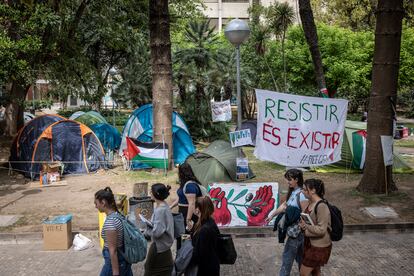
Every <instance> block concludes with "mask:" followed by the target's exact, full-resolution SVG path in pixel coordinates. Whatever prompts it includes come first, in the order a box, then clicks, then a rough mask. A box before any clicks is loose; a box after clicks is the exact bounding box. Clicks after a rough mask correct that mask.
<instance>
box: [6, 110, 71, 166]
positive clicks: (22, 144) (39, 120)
mask: <svg viewBox="0 0 414 276" xmlns="http://www.w3.org/2000/svg"><path fill="white" fill-rule="evenodd" d="M62 120H66V118H64V117H62V116H59V115H42V116H38V117H36V118H34V119H33V120H31V121H29V122H28V123H27V124H25V125H24V126H23V127H22V128H21V129H20V130H19V132H18V133H17V135H16V137H15V138H14V140H13V144H12V147H11V149H10V158H9V161H10V164H11V166H12V168H13V169H14V170H16V171H20V172H29V171H30V167H31V165H30V160H31V159H30V157H31V156H32V153H33V149H34V146H35V144H36V140H37V138H38V137H39V136H40V135H41V134H42V132H43V131H44V130H45V129H46V128H47V127H48V126H50V125H51V124H53V123H56V122H59V121H62ZM13 161H18V162H13ZM22 161H28V162H27V163H26V162H22Z"/></svg>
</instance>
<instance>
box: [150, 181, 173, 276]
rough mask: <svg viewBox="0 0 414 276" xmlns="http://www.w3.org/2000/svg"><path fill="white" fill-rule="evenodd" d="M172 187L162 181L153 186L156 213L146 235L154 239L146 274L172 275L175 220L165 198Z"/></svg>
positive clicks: (154, 275) (156, 275)
mask: <svg viewBox="0 0 414 276" xmlns="http://www.w3.org/2000/svg"><path fill="white" fill-rule="evenodd" d="M170 189H171V187H170V186H169V185H167V186H165V185H164V184H162V183H156V184H153V185H152V186H151V198H152V199H153V200H154V201H155V208H154V213H153V215H152V218H151V223H152V224H150V225H147V230H146V231H145V233H144V235H145V236H149V237H151V239H152V244H151V246H150V248H149V250H148V255H147V259H146V261H145V274H144V276H150V275H152V276H170V275H171V272H172V269H173V263H174V262H173V258H172V253H171V246H172V244H173V242H174V220H173V216H172V214H171V210H170V208H169V206H168V204H167V203H166V202H165V199H167V197H168V196H169V195H170V192H169V191H170Z"/></svg>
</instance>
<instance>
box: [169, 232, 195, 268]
mask: <svg viewBox="0 0 414 276" xmlns="http://www.w3.org/2000/svg"><path fill="white" fill-rule="evenodd" d="M192 257H193V244H192V243H191V240H185V241H184V242H183V244H182V246H181V248H180V249H179V250H178V251H177V256H176V257H175V261H174V267H173V272H172V274H171V275H172V276H178V275H183V274H184V273H185V272H186V270H187V268H188V267H189V266H190V263H191V258H192Z"/></svg>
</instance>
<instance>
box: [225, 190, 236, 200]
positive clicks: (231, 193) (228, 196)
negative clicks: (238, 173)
mask: <svg viewBox="0 0 414 276" xmlns="http://www.w3.org/2000/svg"><path fill="white" fill-rule="evenodd" d="M233 193H234V189H231V190H230V191H229V193H228V194H227V196H226V198H227V200H229V199H230V198H231V196H232V195H233Z"/></svg>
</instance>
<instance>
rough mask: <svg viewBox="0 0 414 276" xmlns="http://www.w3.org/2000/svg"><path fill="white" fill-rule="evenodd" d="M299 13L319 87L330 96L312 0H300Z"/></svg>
mask: <svg viewBox="0 0 414 276" xmlns="http://www.w3.org/2000/svg"><path fill="white" fill-rule="evenodd" d="M299 14H300V20H301V21H302V26H303V31H304V33H305V37H306V41H307V42H308V45H309V50H310V53H311V56H312V61H313V66H314V67H315V75H316V82H317V84H318V89H319V91H321V93H322V96H323V97H328V95H327V94H328V93H327V90H326V81H325V75H324V73H323V65H322V58H321V53H320V51H319V45H318V34H317V31H316V25H315V21H314V19H313V12H312V7H311V4H310V0H299Z"/></svg>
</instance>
